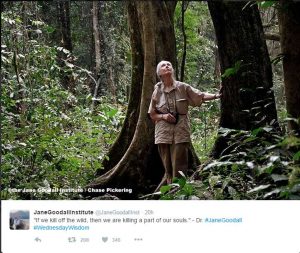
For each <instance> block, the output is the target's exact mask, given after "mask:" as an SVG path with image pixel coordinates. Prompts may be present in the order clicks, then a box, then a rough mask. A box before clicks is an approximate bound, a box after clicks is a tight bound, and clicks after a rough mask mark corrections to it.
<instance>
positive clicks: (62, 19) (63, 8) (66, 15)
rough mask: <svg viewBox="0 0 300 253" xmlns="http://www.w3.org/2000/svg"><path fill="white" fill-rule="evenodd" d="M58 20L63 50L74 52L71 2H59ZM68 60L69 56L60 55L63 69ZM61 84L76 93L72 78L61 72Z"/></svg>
mask: <svg viewBox="0 0 300 253" xmlns="http://www.w3.org/2000/svg"><path fill="white" fill-rule="evenodd" d="M57 12H58V20H59V23H60V33H61V45H62V47H63V48H65V49H67V50H69V51H70V52H72V50H73V45H72V38H71V26H70V1H59V2H58V3H57ZM66 59H67V54H65V53H64V52H63V51H59V53H58V64H59V65H60V66H61V67H62V68H63V67H65V63H64V61H65V60H66ZM60 75H61V82H62V86H63V87H64V88H65V89H68V90H70V91H72V92H74V88H75V87H74V81H73V79H72V76H70V75H68V74H66V73H65V72H64V71H63V70H62V71H61V74H60Z"/></svg>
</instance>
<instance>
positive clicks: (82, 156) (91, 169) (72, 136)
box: [1, 11, 125, 199]
mask: <svg viewBox="0 0 300 253" xmlns="http://www.w3.org/2000/svg"><path fill="white" fill-rule="evenodd" d="M1 21H2V25H3V26H2V33H1V39H2V46H1V54H2V55H3V56H4V57H1V61H2V68H1V74H2V77H3V78H2V97H1V102H2V107H1V110H2V111H1V123H2V147H1V152H2V164H1V170H2V174H1V177H2V182H1V184H2V192H1V198H4V199H70V198H80V195H79V194H78V193H76V192H71V193H68V192H62V193H50V192H49V191H48V190H49V189H50V188H52V189H55V188H61V189H80V187H83V186H84V185H86V184H87V183H88V182H90V180H91V179H92V178H94V175H95V171H96V170H98V169H101V167H102V164H101V161H102V160H103V159H104V158H105V157H103V156H104V155H103V154H105V153H106V151H107V149H108V147H109V146H110V145H111V143H112V142H113V140H114V139H115V137H116V135H117V134H118V132H119V130H120V127H121V125H122V121H123V118H124V117H123V115H124V110H125V108H124V107H123V106H117V105H113V104H111V103H109V100H108V99H107V98H106V97H102V98H100V99H98V101H99V103H98V105H97V106H96V108H95V110H94V112H91V110H90V107H91V103H92V100H91V95H90V88H89V87H88V86H87V85H86V82H87V75H86V73H87V70H85V69H82V68H77V67H76V66H75V65H74V63H70V62H68V61H66V62H65V66H59V65H58V64H57V53H58V52H59V51H62V52H64V53H65V54H66V55H67V57H68V58H72V57H73V55H72V54H71V53H70V52H69V51H67V50H65V49H64V48H62V47H54V46H49V45H47V44H46V38H47V36H48V35H47V33H48V32H51V31H52V30H53V29H51V28H50V27H49V26H47V25H46V24H45V23H43V22H41V21H39V20H34V19H32V17H31V15H28V20H27V23H30V26H29V27H30V29H31V30H32V31H33V32H32V31H31V32H32V33H33V34H31V37H29V36H28V33H29V32H30V31H29V28H28V26H26V25H25V23H24V20H22V17H21V16H20V15H18V12H17V11H8V12H4V13H2V15H1ZM37 31H38V32H37ZM61 71H64V72H67V73H68V74H70V76H72V77H73V81H74V83H75V84H76V86H75V88H74V91H73V92H72V93H71V92H70V91H68V90H66V89H65V88H64V87H63V85H62V84H61V78H60V73H61ZM14 188H16V189H34V190H38V189H40V191H37V192H9V189H14ZM47 191H48V192H47Z"/></svg>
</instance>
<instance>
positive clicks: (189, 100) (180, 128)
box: [148, 61, 221, 187]
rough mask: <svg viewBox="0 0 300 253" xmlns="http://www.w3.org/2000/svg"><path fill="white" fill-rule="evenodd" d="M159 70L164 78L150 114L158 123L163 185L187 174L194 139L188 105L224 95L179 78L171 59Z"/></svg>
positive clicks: (156, 126) (153, 98)
mask: <svg viewBox="0 0 300 253" xmlns="http://www.w3.org/2000/svg"><path fill="white" fill-rule="evenodd" d="M156 73H157V76H158V77H159V78H160V80H161V81H160V82H158V83H157V84H156V85H155V88H154V92H153V94H152V98H151V103H150V106H149V110H148V113H149V115H150V118H151V119H152V120H153V121H154V122H155V144H157V145H158V151H159V154H160V157H161V160H162V163H163V165H164V168H165V176H164V179H163V180H162V183H161V184H163V183H164V182H165V181H166V182H167V184H170V183H172V179H173V178H174V177H179V176H180V173H179V172H180V171H181V172H182V173H183V174H185V175H186V172H187V169H188V146H189V143H190V141H191V138H190V123H189V118H188V106H200V105H201V104H202V102H204V101H208V100H213V99H218V98H220V96H221V95H220V94H210V93H205V92H201V91H199V90H197V89H195V88H193V87H191V86H190V85H188V84H186V83H183V82H179V81H176V80H175V77H174V69H173V67H172V64H171V63H170V62H168V61H161V62H159V63H158V65H157V68H156ZM161 184H160V186H161ZM160 186H159V187H160Z"/></svg>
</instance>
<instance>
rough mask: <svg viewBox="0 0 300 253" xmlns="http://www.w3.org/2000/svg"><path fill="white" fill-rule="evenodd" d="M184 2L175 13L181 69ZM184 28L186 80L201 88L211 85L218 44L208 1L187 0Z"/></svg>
mask: <svg viewBox="0 0 300 253" xmlns="http://www.w3.org/2000/svg"><path fill="white" fill-rule="evenodd" d="M182 3H183V2H178V3H177V5H176V9H175V16H174V24H175V34H176V42H177V45H176V47H177V62H178V69H180V65H181V61H182V57H183V35H182V24H181V5H182ZM184 27H185V33H186V36H187V52H186V65H185V77H184V81H185V82H187V83H191V84H194V85H196V86H199V88H200V87H201V88H202V89H203V86H211V84H212V83H213V82H214V66H215V65H214V64H215V62H214V59H215V56H214V51H215V43H214V29H213V25H212V21H211V18H210V14H209V11H208V7H207V4H206V3H204V2H188V8H187V10H186V11H185V22H184ZM178 74H179V73H178ZM200 85H201V86H200Z"/></svg>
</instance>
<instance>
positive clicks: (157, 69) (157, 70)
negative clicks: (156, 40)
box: [156, 60, 175, 80]
mask: <svg viewBox="0 0 300 253" xmlns="http://www.w3.org/2000/svg"><path fill="white" fill-rule="evenodd" d="M165 62H167V63H170V64H171V66H172V70H173V71H172V77H173V79H174V80H175V76H174V68H173V65H172V63H171V62H169V61H165V60H162V61H160V62H159V63H158V64H157V66H156V75H157V76H158V78H159V79H161V78H160V75H159V70H160V68H161V65H162V64H163V63H165Z"/></svg>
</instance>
